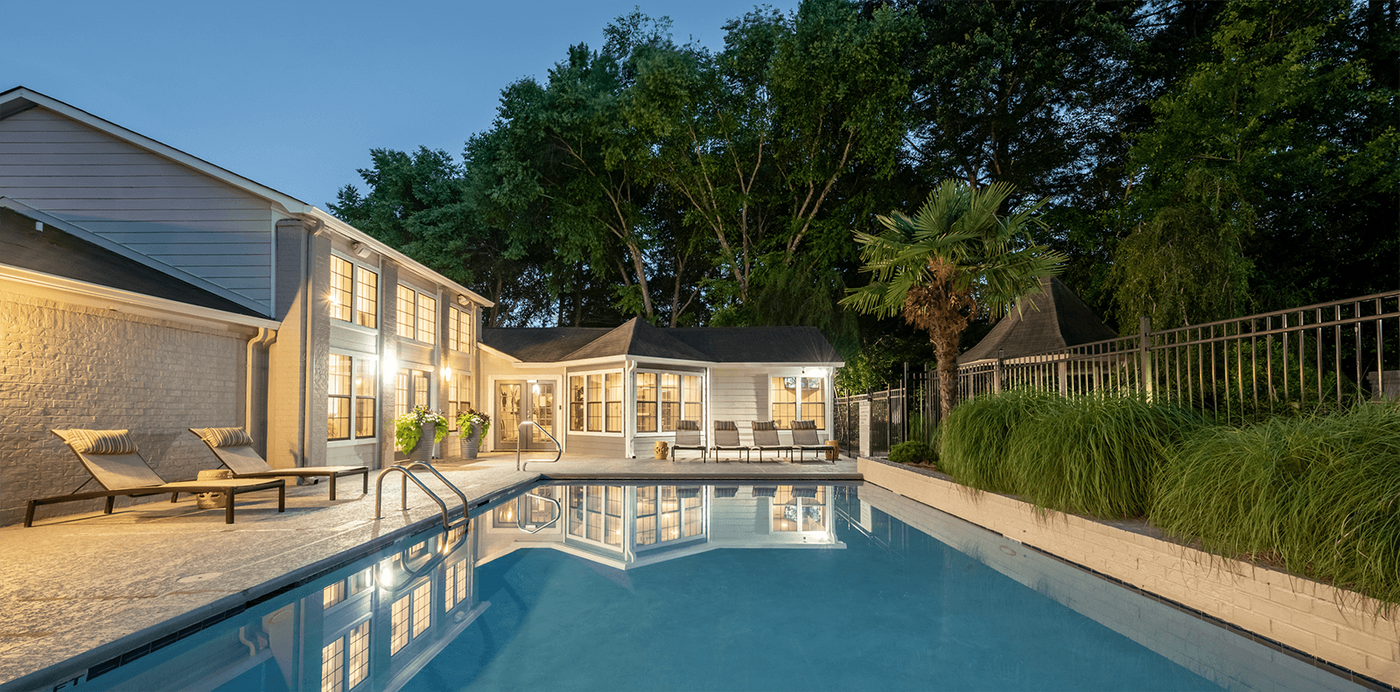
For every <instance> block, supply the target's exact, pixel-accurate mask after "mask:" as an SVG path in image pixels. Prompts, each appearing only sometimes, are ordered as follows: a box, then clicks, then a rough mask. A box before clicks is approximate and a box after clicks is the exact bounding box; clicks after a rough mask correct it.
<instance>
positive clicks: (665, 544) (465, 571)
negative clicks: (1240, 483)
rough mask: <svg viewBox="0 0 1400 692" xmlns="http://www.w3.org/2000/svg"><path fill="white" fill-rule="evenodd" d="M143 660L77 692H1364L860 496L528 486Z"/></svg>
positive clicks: (809, 489) (939, 520)
mask: <svg viewBox="0 0 1400 692" xmlns="http://www.w3.org/2000/svg"><path fill="white" fill-rule="evenodd" d="M157 643H158V644H162V646H160V647H159V649H158V650H156V651H154V652H152V653H149V654H146V655H141V656H139V657H138V656H130V657H128V658H131V659H134V660H131V662H129V663H126V664H124V665H119V666H116V667H111V666H107V667H105V669H101V670H99V669H94V670H93V671H90V672H89V679H88V680H86V681H85V682H83V683H82V687H83V688H84V689H94V690H95V689H114V690H126V689H131V690H147V689H171V690H177V689H180V690H183V689H191V690H192V689H201V690H212V689H218V690H287V689H305V690H318V689H319V690H324V691H326V692H333V691H339V690H368V689H374V690H397V689H405V690H523V689H546V688H547V689H590V690H597V689H604V690H627V689H639V690H664V689H684V690H710V689H715V690H787V689H791V690H852V689H877V690H945V689H946V690H1015V689H1026V690H1209V689H1222V688H1225V689H1269V690H1286V689H1299V690H1348V689H1362V688H1360V687H1358V686H1356V685H1354V684H1353V683H1351V682H1349V681H1346V680H1344V679H1342V678H1340V677H1337V676H1335V675H1332V674H1330V673H1329V672H1327V671H1325V670H1323V669H1320V668H1318V667H1316V666H1313V665H1310V664H1308V663H1306V662H1304V661H1301V660H1298V659H1296V658H1294V657H1292V656H1289V655H1288V654H1286V653H1284V652H1281V651H1277V650H1274V649H1270V648H1268V647H1265V646H1263V645H1261V644H1258V643H1256V642H1254V641H1251V640H1250V639H1248V638H1244V637H1240V636H1238V635H1236V634H1234V633H1232V632H1230V631H1228V630H1227V629H1225V628H1222V627H1219V626H1217V625H1214V624H1212V623H1210V622H1206V621H1203V620H1201V619H1199V618H1197V617H1195V616H1193V615H1191V614H1189V613H1186V612H1183V611H1181V610H1178V609H1176V608H1174V607H1172V606H1171V605H1168V604H1164V603H1161V602H1158V601H1156V600H1153V599H1150V598H1146V597H1144V596H1142V595H1140V594H1138V593H1135V592H1133V591H1130V590H1127V589H1123V588H1121V587H1119V586H1117V585H1115V584H1113V583H1111V582H1108V581H1105V580H1103V579H1100V578H1098V577H1096V576H1094V575H1092V574H1089V573H1087V572H1085V571H1083V570H1080V569H1078V568H1076V567H1074V566H1072V565H1069V564H1066V563H1064V562H1061V561H1059V560H1056V559H1054V558H1051V557H1048V556H1045V555H1042V554H1040V553H1038V552H1036V551H1034V550H1030V549H1026V548H1024V547H1023V546H1021V545H1019V544H1017V543H1015V542H1013V541H1009V540H1007V539H1005V538H1003V537H1001V536H999V535H997V534H993V533H991V532H987V531H985V530H982V529H980V528H978V527H976V526H973V525H971V524H968V523H966V522H963V521H961V520H958V519H955V518H953V517H950V516H948V515H946V514H943V513H941V512H938V511H936V510H933V509H930V508H928V507H925V506H923V505H919V504H917V503H914V502H912V501H909V500H906V499H904V498H901V497H898V496H896V495H893V494H892V493H889V492H888V491H885V490H883V489H881V488H879V487H876V486H871V485H862V484H850V485H843V484H824V485H818V484H801V483H799V484H795V485H794V484H784V485H777V484H773V485H762V484H756V485H755V484H745V485H740V484H728V483H723V482H714V483H709V484H705V485H700V484H689V485H687V484H665V485H656V484H628V485H619V484H614V485H596V484H595V485H584V484H572V485H566V484H555V485H543V486H537V487H534V488H530V489H527V490H525V491H522V494H519V495H516V496H513V497H509V498H506V499H502V500H498V501H495V502H493V503H491V504H490V505H488V506H487V507H486V508H484V510H483V511H481V512H480V513H479V514H477V515H475V516H474V518H473V519H472V523H471V526H470V528H469V529H468V530H464V529H462V528H459V529H456V530H453V531H450V532H444V531H443V530H442V529H441V528H438V529H435V530H432V531H426V532H423V533H419V534H416V535H413V536H410V537H407V538H404V539H402V540H400V541H398V542H397V543H396V544H394V545H393V546H390V547H389V548H387V549H385V550H383V551H380V552H378V553H375V554H372V555H364V556H359V557H353V558H351V559H350V560H349V561H348V562H347V563H346V564H345V565H344V566H342V567H339V568H337V569H335V570H334V571H332V572H331V573H329V574H327V575H326V576H325V577H324V578H322V579H319V580H317V581H315V582H313V583H310V584H307V585H305V586H303V587H301V588H299V589H296V590H293V591H289V592H287V593H285V594H282V595H281V596H279V597H277V598H274V599H270V600H267V601H265V602H262V603H259V604H257V605H255V606H253V607H250V608H248V609H247V610H246V611H244V612H242V613H239V614H237V615H235V616H233V617H230V618H228V619H227V620H225V621H224V622H222V623H220V624H219V625H217V626H214V627H211V628H209V629H206V630H203V631H200V632H198V633H195V634H192V635H190V636H187V637H185V638H183V639H179V640H178V641H174V642H173V643H165V642H157ZM153 648H155V647H153ZM94 673H96V674H94Z"/></svg>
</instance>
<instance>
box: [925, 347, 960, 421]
mask: <svg viewBox="0 0 1400 692" xmlns="http://www.w3.org/2000/svg"><path fill="white" fill-rule="evenodd" d="M929 340H930V341H932V342H933V353H934V356H935V357H936V358H938V420H939V421H940V423H941V422H942V421H945V420H947V419H948V414H949V413H950V412H952V410H953V407H954V406H956V405H957V403H958V342H957V341H956V340H952V341H950V340H948V339H939V338H937V337H931V338H930V339H929Z"/></svg>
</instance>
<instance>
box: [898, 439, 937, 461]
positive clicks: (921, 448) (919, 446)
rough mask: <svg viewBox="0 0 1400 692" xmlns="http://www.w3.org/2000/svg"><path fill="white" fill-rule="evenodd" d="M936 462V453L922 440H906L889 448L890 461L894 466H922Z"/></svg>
mask: <svg viewBox="0 0 1400 692" xmlns="http://www.w3.org/2000/svg"><path fill="white" fill-rule="evenodd" d="M937 460H938V453H937V452H935V451H934V450H933V447H930V446H929V444H928V443H927V442H924V441H922V440H906V441H904V442H901V443H899V444H897V445H895V446H893V447H891V448H890V461H893V462H894V463H896V464H924V463H930V462H934V461H937Z"/></svg>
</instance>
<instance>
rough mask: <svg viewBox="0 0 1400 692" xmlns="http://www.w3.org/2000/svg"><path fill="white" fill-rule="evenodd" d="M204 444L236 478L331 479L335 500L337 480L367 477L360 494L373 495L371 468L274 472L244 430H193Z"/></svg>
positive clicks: (309, 467) (318, 468)
mask: <svg viewBox="0 0 1400 692" xmlns="http://www.w3.org/2000/svg"><path fill="white" fill-rule="evenodd" d="M190 432H192V433H194V434H195V435H196V436H197V437H199V439H201V440H204V444H206V445H209V449H210V451H212V452H214V456H216V457H218V458H219V461H221V462H223V464H224V466H227V467H228V469H229V470H230V471H232V472H233V477H234V478H277V477H279V476H295V477H297V478H315V477H318V476H325V477H326V478H328V479H330V486H331V500H335V479H337V478H340V477H341V476H354V475H360V476H363V477H364V479H363V481H364V482H363V483H361V487H360V492H361V493H369V467H368V466H299V467H294V468H287V469H274V468H272V466H271V465H269V464H268V463H267V461H265V460H264V459H263V458H262V457H260V456H258V453H257V452H255V451H253V438H251V437H249V436H248V433H246V432H244V431H243V428H190Z"/></svg>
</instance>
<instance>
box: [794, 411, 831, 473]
mask: <svg viewBox="0 0 1400 692" xmlns="http://www.w3.org/2000/svg"><path fill="white" fill-rule="evenodd" d="M792 448H793V449H796V450H797V460H798V461H806V460H807V459H806V456H807V454H806V453H807V450H814V451H817V452H819V454H818V455H817V461H822V459H823V456H824V455H825V454H826V453H827V452H828V451H830V450H831V447H829V446H827V445H824V444H822V442H821V440H818V439H817V422H816V421H810V420H795V421H793V422H792ZM831 463H833V464H835V463H836V461H835V460H832V461H831Z"/></svg>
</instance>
